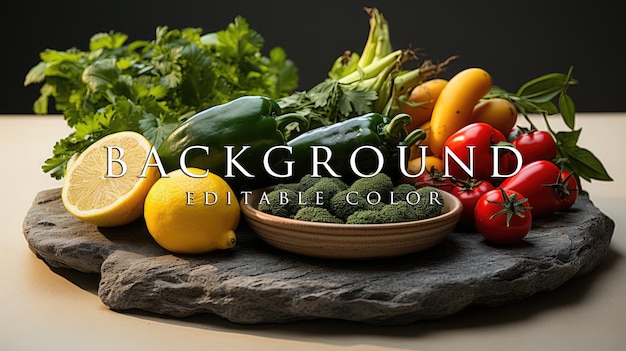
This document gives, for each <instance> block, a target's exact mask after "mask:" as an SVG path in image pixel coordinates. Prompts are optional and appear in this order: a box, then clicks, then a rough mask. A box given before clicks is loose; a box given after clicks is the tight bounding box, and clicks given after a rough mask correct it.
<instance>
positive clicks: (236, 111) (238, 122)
mask: <svg viewBox="0 0 626 351" xmlns="http://www.w3.org/2000/svg"><path fill="white" fill-rule="evenodd" d="M280 114H281V109H280V107H279V106H278V104H277V103H276V102H275V101H274V100H272V99H269V98H267V97H262V96H244V97H241V98H238V99H235V100H233V101H230V102H228V103H225V104H222V105H216V106H213V107H211V108H208V109H206V110H204V111H201V112H199V113H197V114H195V115H194V116H192V117H191V118H189V119H188V120H186V121H184V122H183V123H181V125H180V126H179V127H178V128H176V129H175V130H174V131H173V132H172V133H171V134H170V135H169V136H168V137H167V138H166V139H165V140H164V141H163V143H161V145H160V146H159V148H158V149H157V153H158V155H159V158H160V159H161V162H162V164H163V167H164V169H165V171H166V172H170V171H173V170H175V169H178V168H180V157H181V154H182V153H183V151H184V150H185V149H187V148H189V147H193V148H190V150H189V151H188V153H187V154H186V156H185V159H184V161H185V164H186V166H187V167H196V168H200V169H205V170H206V169H208V170H209V171H210V172H211V173H214V174H217V175H219V176H221V177H225V175H226V174H227V168H226V167H227V162H226V160H227V150H226V147H227V146H232V155H237V154H238V153H239V152H240V151H242V150H243V149H244V147H245V148H247V149H246V150H244V152H242V153H241V155H240V156H238V157H236V162H238V163H239V164H240V165H241V166H242V167H243V168H244V169H245V171H247V172H248V173H250V174H251V175H253V176H254V178H252V177H248V176H247V175H245V174H243V172H240V171H239V170H238V169H237V168H235V167H233V177H228V178H224V179H225V180H226V181H227V182H228V183H229V185H230V186H231V187H232V188H233V189H236V190H235V191H237V190H239V189H240V188H241V187H243V186H244V185H245V184H247V183H254V185H255V186H256V185H259V184H262V183H267V182H271V181H272V179H269V176H268V175H267V172H265V169H264V167H263V157H264V155H265V152H266V151H267V150H268V149H270V148H271V147H274V146H278V145H285V138H284V137H283V134H282V133H281V131H280V127H281V124H282V123H283V122H284V123H289V122H291V121H292V120H293V119H294V118H298V116H296V115H293V114H292V115H285V116H279V115H280ZM300 119H302V118H301V117H300ZM302 120H303V121H304V122H306V120H304V119H302ZM196 146H202V147H208V148H209V152H208V154H207V151H206V150H203V149H199V148H197V147H196ZM280 161H281V160H279V159H273V160H272V163H279V162H280Z"/></svg>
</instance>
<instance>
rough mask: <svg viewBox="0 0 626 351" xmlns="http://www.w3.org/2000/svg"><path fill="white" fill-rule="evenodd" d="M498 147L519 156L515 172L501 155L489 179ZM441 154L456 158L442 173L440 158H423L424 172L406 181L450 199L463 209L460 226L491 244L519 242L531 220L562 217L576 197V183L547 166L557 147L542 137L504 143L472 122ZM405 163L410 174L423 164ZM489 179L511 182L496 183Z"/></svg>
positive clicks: (509, 156)
mask: <svg viewBox="0 0 626 351" xmlns="http://www.w3.org/2000/svg"><path fill="white" fill-rule="evenodd" d="M501 143H506V144H507V145H509V146H510V147H514V148H515V150H517V151H518V152H519V155H521V160H520V161H519V162H520V163H521V166H519V165H518V160H517V157H514V155H513V154H512V153H511V152H506V151H505V152H502V153H500V154H496V155H495V157H498V158H499V159H498V161H499V162H497V163H496V164H498V165H499V166H498V167H499V169H498V172H495V173H494V170H493V167H494V160H493V158H494V153H493V152H492V150H493V149H492V146H493V145H496V144H501ZM444 148H447V149H448V150H449V151H450V152H451V153H454V154H455V155H456V156H457V157H458V160H455V161H449V162H448V163H447V166H448V167H447V173H446V172H445V167H444V162H443V161H442V159H441V158H440V157H436V156H425V162H424V165H425V171H424V172H423V173H422V174H421V175H420V176H419V177H417V178H412V179H411V180H410V181H411V183H413V184H416V186H418V187H419V186H435V187H438V188H440V189H442V190H445V191H448V192H450V193H452V194H454V195H455V196H456V197H457V198H458V199H459V200H461V202H462V204H463V214H462V217H461V220H460V222H461V223H462V224H463V225H465V226H469V227H474V228H475V229H476V230H477V231H478V232H479V233H480V234H482V236H483V237H484V238H485V239H487V240H489V241H491V242H494V243H500V244H510V243H515V242H518V241H520V240H522V239H523V238H524V237H525V236H526V235H527V234H528V233H529V231H530V228H531V226H532V221H533V218H541V217H546V216H549V215H551V214H552V213H555V212H558V211H565V210H567V209H569V208H570V207H571V206H572V205H573V204H574V202H575V201H576V198H577V197H578V193H579V184H578V181H577V179H576V178H575V177H574V176H573V174H572V173H571V172H570V171H567V170H562V169H561V168H560V167H559V166H557V164H555V163H554V162H553V160H554V159H555V158H556V157H557V146H556V143H555V141H554V139H553V137H552V136H551V135H550V134H549V133H548V132H546V131H541V130H535V131H530V132H527V133H523V134H519V133H518V135H516V136H515V137H512V136H508V137H505V136H504V135H503V134H502V132H500V131H499V130H498V129H496V128H494V127H493V126H491V125H490V124H487V123H482V122H476V123H472V124H469V125H467V126H465V127H464V128H462V129H460V130H458V131H457V132H455V133H454V134H453V135H451V136H450V137H449V138H448V139H447V140H446V142H445V143H444ZM470 148H471V149H473V152H469V150H470ZM472 153H473V155H472ZM470 155H472V156H470ZM472 157H473V158H472ZM457 161H461V162H462V163H463V164H465V165H469V164H471V163H472V162H473V164H474V166H473V174H471V175H470V174H468V172H467V170H466V169H463V167H461V166H459V163H458V162H457ZM410 162H411V163H410V165H409V169H411V168H413V169H415V168H419V167H421V165H422V162H423V161H422V160H421V158H415V159H412V160H411V161H410ZM518 166H519V167H518ZM516 170H517V173H515V171H516ZM494 174H496V175H509V174H510V175H511V176H508V177H504V176H503V177H500V178H497V177H494V176H493V175H494Z"/></svg>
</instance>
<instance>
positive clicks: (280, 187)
mask: <svg viewBox="0 0 626 351" xmlns="http://www.w3.org/2000/svg"><path fill="white" fill-rule="evenodd" d="M287 189H288V190H293V191H295V192H298V190H299V188H298V184H297V183H295V184H292V183H288V184H287V183H279V184H276V185H275V186H274V187H273V188H272V190H287Z"/></svg>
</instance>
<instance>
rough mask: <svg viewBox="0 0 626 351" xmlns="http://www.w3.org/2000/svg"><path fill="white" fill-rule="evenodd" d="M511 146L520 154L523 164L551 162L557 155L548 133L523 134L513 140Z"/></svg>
mask: <svg viewBox="0 0 626 351" xmlns="http://www.w3.org/2000/svg"><path fill="white" fill-rule="evenodd" d="M511 144H513V146H515V148H516V149H517V150H518V151H519V152H520V153H521V154H522V163H523V164H529V163H531V162H534V161H538V160H548V161H552V160H554V159H555V158H556V155H557V147H556V142H555V141H554V138H553V137H552V135H551V134H550V133H549V132H546V131H544V130H535V131H532V132H528V133H523V134H522V135H520V136H518V137H517V138H515V139H513V140H512V141H511Z"/></svg>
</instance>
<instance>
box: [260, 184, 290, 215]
mask: <svg viewBox="0 0 626 351" xmlns="http://www.w3.org/2000/svg"><path fill="white" fill-rule="evenodd" d="M257 208H258V210H259V211H261V212H265V213H269V214H273V215H275V216H280V217H288V218H293V216H294V215H295V214H296V212H298V210H299V209H300V205H299V204H298V194H297V193H296V192H295V191H293V190H290V189H283V188H281V189H275V190H272V191H270V192H269V193H266V194H265V196H264V197H263V198H261V200H260V202H259V206H258V207H257Z"/></svg>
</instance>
